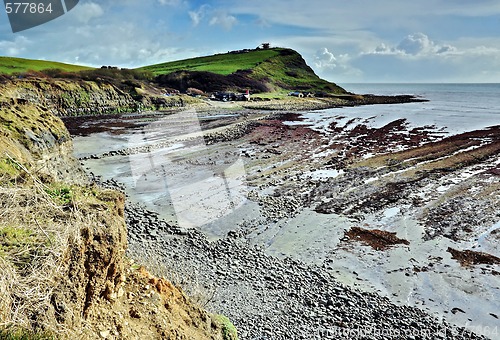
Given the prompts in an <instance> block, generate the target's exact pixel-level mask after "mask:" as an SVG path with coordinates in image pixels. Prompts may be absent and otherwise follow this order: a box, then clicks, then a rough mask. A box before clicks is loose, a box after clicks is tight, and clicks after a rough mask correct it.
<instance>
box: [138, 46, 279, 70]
mask: <svg viewBox="0 0 500 340" xmlns="http://www.w3.org/2000/svg"><path fill="white" fill-rule="evenodd" d="M277 55H279V49H268V50H252V51H249V52H242V53H226V54H217V55H213V56H207V57H198V58H192V59H186V60H179V61H173V62H168V63H162V64H156V65H151V66H145V67H142V68H140V69H142V70H147V71H150V72H152V73H154V74H155V75H160V74H168V73H172V72H176V71H181V70H187V71H207V72H212V73H216V74H221V75H229V74H231V73H234V72H236V71H238V70H249V69H252V68H254V67H256V66H257V65H259V64H260V63H262V62H263V61H264V60H267V59H269V58H271V57H274V56H277Z"/></svg>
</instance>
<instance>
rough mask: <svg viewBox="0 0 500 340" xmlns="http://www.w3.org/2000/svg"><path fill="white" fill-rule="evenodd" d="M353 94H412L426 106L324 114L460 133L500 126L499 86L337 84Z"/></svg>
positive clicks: (342, 110)
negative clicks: (396, 121) (395, 120)
mask: <svg viewBox="0 0 500 340" xmlns="http://www.w3.org/2000/svg"><path fill="white" fill-rule="evenodd" d="M340 85H341V86H343V87H344V88H345V89H346V90H348V91H351V92H355V93H363V94H365V93H373V94H381V95H395V94H412V95H415V96H418V97H422V98H425V99H428V100H429V102H423V103H410V104H404V105H375V106H362V107H355V108H342V109H332V110H327V111H330V112H334V113H342V114H346V115H352V116H355V115H358V116H361V117H368V116H370V115H374V114H376V115H378V116H379V118H382V117H380V115H384V116H385V119H383V121H389V120H390V118H406V119H408V121H409V122H410V123H412V125H415V126H421V125H435V126H436V127H438V128H444V130H445V131H447V132H450V133H460V132H464V131H470V130H474V129H481V128H485V127H488V126H492V125H498V124H500V84H340Z"/></svg>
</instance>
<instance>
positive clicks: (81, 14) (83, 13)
mask: <svg viewBox="0 0 500 340" xmlns="http://www.w3.org/2000/svg"><path fill="white" fill-rule="evenodd" d="M75 9H76V11H75V15H76V19H77V20H78V21H80V22H82V23H88V22H89V21H90V20H92V19H94V18H98V17H100V16H102V15H103V14H104V11H103V9H102V7H101V6H100V5H98V4H96V3H94V2H88V3H83V4H80V5H78V6H77V7H75Z"/></svg>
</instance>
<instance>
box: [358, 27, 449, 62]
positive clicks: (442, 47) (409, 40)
mask: <svg viewBox="0 0 500 340" xmlns="http://www.w3.org/2000/svg"><path fill="white" fill-rule="evenodd" d="M456 52H457V49H456V47H453V46H451V45H448V44H438V43H436V42H434V41H432V40H431V39H430V38H429V37H428V36H427V35H425V34H423V33H415V34H410V35H408V36H406V37H405V38H404V39H403V40H402V41H401V42H400V43H399V44H398V45H396V46H388V45H386V44H385V43H381V44H380V45H378V46H377V47H376V48H375V49H374V50H372V51H369V52H366V53H365V54H386V55H399V56H402V57H405V56H406V57H415V58H418V57H433V56H439V55H441V56H448V55H452V54H454V53H456Z"/></svg>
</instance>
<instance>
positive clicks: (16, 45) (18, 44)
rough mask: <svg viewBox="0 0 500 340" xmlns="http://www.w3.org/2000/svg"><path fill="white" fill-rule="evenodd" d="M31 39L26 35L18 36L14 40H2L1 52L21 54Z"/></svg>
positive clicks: (4, 53) (0, 42) (0, 44)
mask: <svg viewBox="0 0 500 340" xmlns="http://www.w3.org/2000/svg"><path fill="white" fill-rule="evenodd" d="M29 44H30V41H29V40H28V39H27V38H26V37H24V36H22V35H21V36H17V37H16V38H15V39H14V40H2V41H0V51H1V52H0V53H1V54H3V55H6V56H12V57H15V56H19V55H20V54H21V53H23V52H25V51H26V50H27V49H28V46H29Z"/></svg>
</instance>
